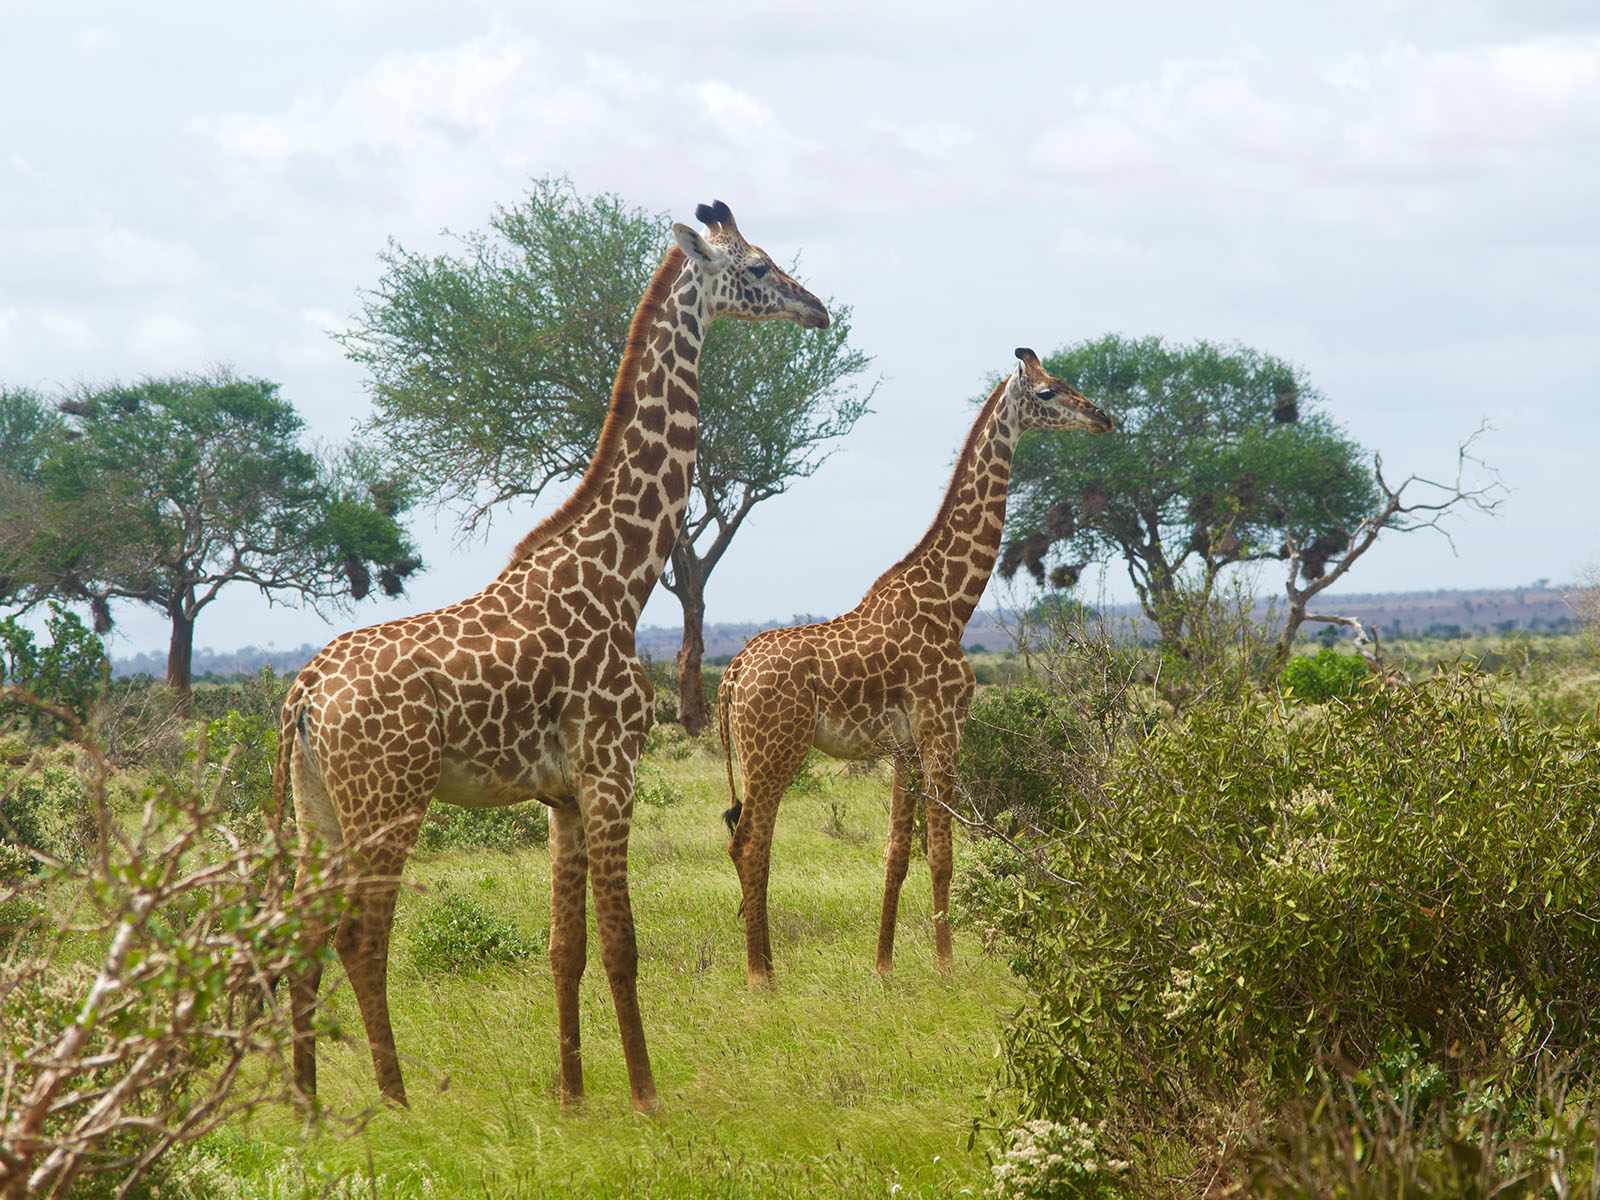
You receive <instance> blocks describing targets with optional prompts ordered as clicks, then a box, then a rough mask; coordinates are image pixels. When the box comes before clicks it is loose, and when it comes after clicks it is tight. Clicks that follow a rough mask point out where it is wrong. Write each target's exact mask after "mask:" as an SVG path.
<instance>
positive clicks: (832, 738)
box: [717, 349, 1112, 986]
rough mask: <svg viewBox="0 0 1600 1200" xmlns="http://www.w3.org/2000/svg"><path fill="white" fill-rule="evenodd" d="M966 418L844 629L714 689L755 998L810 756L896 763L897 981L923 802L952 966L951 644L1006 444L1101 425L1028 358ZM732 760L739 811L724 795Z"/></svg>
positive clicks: (1096, 414)
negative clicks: (903, 907)
mask: <svg viewBox="0 0 1600 1200" xmlns="http://www.w3.org/2000/svg"><path fill="white" fill-rule="evenodd" d="M1017 359H1018V366H1017V369H1016V370H1015V371H1013V372H1012V373H1011V374H1010V375H1009V376H1008V377H1007V378H1006V379H1004V380H1002V381H1001V383H1000V384H999V385H997V386H996V387H995V389H994V392H993V393H992V394H991V395H990V396H989V399H988V400H987V401H986V402H985V403H984V405H983V408H982V409H981V410H980V411H979V413H978V417H977V420H976V421H974V422H973V425H972V430H971V432H970V433H968V435H967V440H966V442H965V444H964V445H963V446H962V449H961V453H960V455H959V456H958V458H957V460H956V466H955V470H954V472H953V474H952V476H951V479H950V485H949V487H948V488H947V489H946V491H945V495H944V501H943V503H942V504H941V505H940V506H939V511H938V513H937V515H936V516H935V517H934V519H933V524H932V525H931V526H929V528H928V531H927V533H925V534H924V535H923V536H922V540H921V541H920V542H918V543H917V545H916V546H915V547H914V548H913V549H912V551H911V553H910V554H908V555H906V556H905V558H903V559H901V560H900V561H899V562H898V563H897V564H895V565H894V566H893V567H890V568H889V570H887V571H885V572H884V573H883V575H882V576H881V577H880V578H879V579H878V581H877V582H876V583H874V584H873V585H872V588H871V589H870V590H869V591H868V592H867V594H866V597H865V598H864V599H863V600H862V601H861V603H860V604H858V605H856V607H855V608H853V609H852V610H851V611H849V612H848V613H846V614H844V616H842V617H836V618H835V619H833V620H832V621H825V622H822V623H821V624H818V625H798V626H794V627H791V628H788V629H771V630H767V631H766V632H765V633H759V634H757V635H756V636H755V637H753V638H751V639H750V641H749V642H748V643H746V645H745V647H744V649H743V650H741V651H740V652H739V653H738V654H737V655H736V656H735V657H734V660H733V662H731V663H730V664H729V665H728V668H727V670H726V671H725V672H724V673H723V676H722V681H721V683H720V684H719V685H718V688H717V714H718V723H719V728H720V731H721V736H722V752H723V756H724V759H725V761H726V764H727V769H728V789H729V791H730V792H731V793H732V794H733V807H732V808H730V809H729V810H728V811H727V812H726V813H725V814H723V815H724V817H725V818H726V820H727V822H728V829H729V832H730V833H731V835H732V841H731V842H730V844H729V846H728V854H729V855H730V857H732V859H733V863H734V867H735V868H736V869H737V870H738V872H739V885H740V890H741V891H742V893H743V897H744V901H743V905H742V908H743V912H744V920H745V949H746V953H747V958H748V967H749V975H750V983H751V985H752V986H756V985H759V984H763V983H767V982H770V980H771V978H772V943H771V941H770V940H769V938H768V936H767V876H768V872H769V868H770V863H771V851H772V832H773V827H774V825H775V823H776V821H777V816H778V801H779V800H780V799H781V798H782V796H783V792H784V789H785V788H786V787H788V786H789V783H790V781H791V780H792V779H793V778H794V775H795V772H796V771H797V770H799V768H800V763H801V761H802V760H803V759H804V758H805V755H806V752H807V751H808V750H810V749H811V747H813V746H815V747H817V748H818V749H819V750H821V751H823V752H824V753H825V754H829V755H831V756H833V757H834V758H845V759H862V758H877V757H879V756H883V755H887V756H889V757H891V758H892V759H893V761H894V786H893V793H892V799H891V803H890V818H889V840H888V847H887V849H886V851H885V854H884V882H883V911H882V916H881V918H880V921H879V925H878V958H877V968H878V970H879V971H882V972H887V971H888V970H890V969H891V968H892V967H893V965H894V927H895V919H896V916H897V914H898V912H899V905H900V885H901V883H902V882H903V881H904V879H905V874H906V867H907V863H908V862H909V859H910V854H911V829H912V818H913V816H914V813H915V795H914V793H913V792H911V791H910V790H909V789H908V782H909V779H910V772H911V771H912V770H913V769H914V768H916V767H920V768H921V772H922V777H923V780H924V781H925V785H926V788H927V793H928V798H927V814H928V866H929V868H930V870H931V871H932V874H933V906H934V938H935V954H936V958H937V961H938V964H939V967H940V968H941V969H948V968H949V966H950V962H951V957H952V956H951V949H950V926H949V923H948V920H947V913H948V911H949V906H950V905H949V902H950V875H951V869H952V860H953V847H952V842H951V832H950V808H949V802H950V791H951V786H952V784H953V782H954V779H955V768H956V758H957V756H958V754H959V752H960V749H961V727H962V725H963V723H964V722H965V721H966V716H967V709H968V708H969V706H970V705H971V703H972V692H973V687H974V681H973V677H972V668H971V667H969V666H968V665H967V659H966V655H965V654H964V653H963V652H962V649H961V635H962V633H963V632H964V631H965V630H966V627H967V621H968V620H969V619H971V617H972V613H973V610H974V609H976V608H977V605H978V600H979V598H980V597H981V596H982V595H983V590H984V588H985V587H986V586H987V584H988V582H989V573H990V572H991V571H992V570H993V569H994V563H995V558H996V556H997V554H998V553H999V549H1000V535H1001V531H1002V528H1003V527H1004V524H1005V515H1006V489H1007V486H1008V484H1009V482H1010V478H1011V459H1012V456H1013V454H1014V453H1015V451H1016V446H1017V441H1018V439H1019V438H1020V437H1021V436H1022V434H1023V433H1024V432H1025V431H1027V430H1030V429H1041V430H1070V429H1081V430H1087V431H1089V432H1091V433H1106V432H1109V431H1110V430H1111V428H1112V424H1111V418H1110V417H1108V416H1107V415H1106V414H1105V413H1104V412H1102V411H1101V410H1100V409H1099V408H1097V407H1096V406H1095V405H1094V404H1092V403H1090V402H1089V401H1088V400H1087V399H1085V398H1084V397H1083V396H1082V395H1081V394H1080V393H1079V392H1078V391H1077V390H1076V389H1074V388H1072V387H1070V386H1068V385H1067V384H1065V383H1063V382H1062V381H1061V380H1059V379H1056V378H1054V377H1053V376H1051V375H1049V374H1046V372H1045V371H1044V369H1043V367H1041V366H1040V365H1039V359H1038V356H1037V355H1035V354H1034V352H1033V351H1032V350H1027V349H1019V350H1018V351H1017ZM735 756H737V758H738V763H739V769H740V773H741V775H742V776H743V779H744V800H743V802H741V801H740V800H739V790H738V788H737V787H736V786H735V784H734V777H733V763H734V758H735Z"/></svg>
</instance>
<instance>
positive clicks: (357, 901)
mask: <svg viewBox="0 0 1600 1200" xmlns="http://www.w3.org/2000/svg"><path fill="white" fill-rule="evenodd" d="M425 808H426V804H425V803H424V804H423V805H420V806H418V807H416V808H415V809H414V811H413V812H411V813H408V814H407V815H405V816H402V817H400V818H398V819H397V820H395V821H394V822H393V824H392V825H391V826H389V827H387V828H385V829H383V830H382V831H381V834H380V835H379V836H374V837H369V838H368V839H367V843H366V844H364V845H362V846H359V847H357V849H356V854H355V858H354V864H353V870H354V874H353V877H352V880H351V882H350V885H349V887H348V888H347V889H346V893H345V895H346V899H347V902H348V907H347V908H346V910H345V913H344V915H343V917H342V918H341V919H340V921H339V928H338V929H337V930H336V931H335V932H334V935H333V944H334V949H335V950H337V951H338V954H339V961H340V963H341V964H343V966H344V970H345V975H346V976H347V977H348V978H349V980H350V988H351V990H352V991H353V992H355V996H356V1003H357V1004H358V1005H359V1006H360V1008H361V1020H362V1023H363V1024H364V1025H365V1026H366V1030H367V1045H368V1046H369V1047H370V1049H371V1051H372V1066H373V1070H374V1072H375V1073H376V1074H377V1077H378V1090H379V1092H381V1093H382V1094H383V1095H384V1096H385V1097H386V1098H387V1099H390V1100H393V1101H394V1102H395V1103H397V1104H400V1105H405V1104H406V1088H405V1082H404V1079H403V1078H402V1076H401V1071H400V1058H399V1054H398V1052H397V1051H396V1049H395V1042H394V1028H393V1026H392V1025H391V1024H390V1020H389V986H388V981H389V936H390V932H391V930H392V929H393V926H394V905H395V896H396V894H397V893H398V892H399V890H400V871H401V869H402V868H403V867H404V866H405V861H406V857H407V855H408V854H409V853H410V850H411V846H412V844H413V843H414V842H415V841H416V838H417V833H418V831H419V830H420V829H421V827H422V815H423V812H424V810H425Z"/></svg>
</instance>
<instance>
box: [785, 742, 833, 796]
mask: <svg viewBox="0 0 1600 1200" xmlns="http://www.w3.org/2000/svg"><path fill="white" fill-rule="evenodd" d="M827 760H828V756H827V755H826V754H824V753H823V752H822V751H821V750H818V749H817V748H816V747H814V746H813V747H812V748H811V749H810V750H807V751H806V756H805V757H804V758H803V759H801V760H800V769H799V770H798V771H796V772H795V773H794V778H793V779H791V780H790V781H789V786H788V787H786V788H784V794H785V795H790V794H792V795H796V796H820V795H822V794H823V792H825V791H827V789H828V777H827V776H826V775H824V774H823V773H822V771H821V770H819V768H820V767H821V766H822V764H823V763H825V762H826V761H827Z"/></svg>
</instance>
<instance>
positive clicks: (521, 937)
mask: <svg viewBox="0 0 1600 1200" xmlns="http://www.w3.org/2000/svg"><path fill="white" fill-rule="evenodd" d="M537 949H538V947H537V945H536V944H535V942H534V940H533V939H532V938H530V937H528V936H527V935H526V934H525V933H523V932H522V931H521V930H520V929H518V928H517V927H516V926H515V925H513V924H511V923H510V922H509V921H506V920H504V919H502V918H500V917H497V916H495V915H494V914H493V913H491V912H489V911H488V910H487V909H485V908H484V907H483V905H482V904H480V903H479V902H478V901H477V900H475V899H474V898H473V897H471V896H465V895H462V894H461V893H459V892H446V893H444V894H443V895H442V896H440V897H439V899H438V900H437V901H436V902H435V903H434V904H433V905H431V906H430V907H428V908H426V909H424V910H423V912H422V914H421V915H420V916H419V917H418V918H417V920H416V922H415V923H414V925H413V929H412V935H411V961H412V963H413V964H414V965H415V966H416V967H417V969H418V970H420V971H424V972H427V973H429V974H454V973H456V972H460V971H477V970H481V969H483V968H484V967H488V966H494V965H496V964H499V963H519V962H524V961H526V960H527V959H530V958H532V957H533V955H534V953H535V952H536V951H537Z"/></svg>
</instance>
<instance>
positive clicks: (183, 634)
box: [167, 601, 194, 717]
mask: <svg viewBox="0 0 1600 1200" xmlns="http://www.w3.org/2000/svg"><path fill="white" fill-rule="evenodd" d="M171 614H172V642H171V644H170V645H169V646H168V648H167V686H168V687H169V688H171V689H172V691H173V695H174V697H175V698H176V700H177V707H176V708H175V709H174V710H173V711H174V712H176V713H177V715H178V716H180V717H187V716H188V715H189V713H190V711H191V709H192V708H193V701H194V692H193V691H192V690H191V688H190V686H189V665H190V662H191V660H192V658H193V656H194V618H193V617H191V616H189V615H187V613H186V611H185V609H184V606H183V603H182V601H179V602H178V603H176V604H174V605H173V606H172V609H171Z"/></svg>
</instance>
